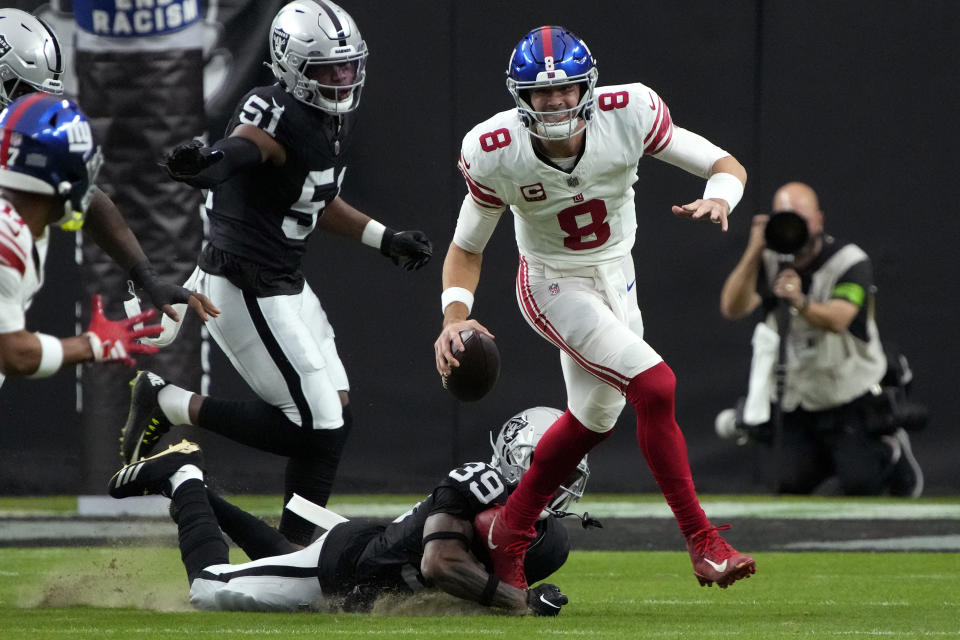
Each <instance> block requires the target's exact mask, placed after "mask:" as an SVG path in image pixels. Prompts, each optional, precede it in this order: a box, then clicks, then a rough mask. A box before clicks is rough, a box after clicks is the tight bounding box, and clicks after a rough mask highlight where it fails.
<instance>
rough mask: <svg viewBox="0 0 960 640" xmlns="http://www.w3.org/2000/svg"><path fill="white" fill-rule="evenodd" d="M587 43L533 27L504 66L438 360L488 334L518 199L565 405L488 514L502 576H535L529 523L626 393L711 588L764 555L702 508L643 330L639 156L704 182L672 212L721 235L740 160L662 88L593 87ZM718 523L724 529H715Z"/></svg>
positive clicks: (464, 225) (456, 244)
mask: <svg viewBox="0 0 960 640" xmlns="http://www.w3.org/2000/svg"><path fill="white" fill-rule="evenodd" d="M596 83H597V66H596V63H595V61H594V59H593V57H592V56H591V54H590V51H589V50H588V48H587V46H586V44H585V43H584V42H583V41H582V40H580V39H579V38H577V37H576V36H575V35H574V34H573V33H571V32H570V31H568V30H566V29H564V28H563V27H556V26H545V27H540V28H537V29H534V30H533V31H531V32H530V33H528V34H527V35H526V36H524V38H523V40H521V41H520V43H519V44H518V45H517V47H516V48H515V49H514V51H513V54H512V55H511V58H510V62H509V65H508V68H507V89H508V90H509V92H510V94H511V96H513V98H514V101H515V102H516V106H517V108H516V109H512V110H509V111H504V112H502V113H499V114H497V115H495V116H493V117H492V118H490V119H488V120H486V121H484V122H482V123H481V124H479V125H477V126H476V127H474V128H473V129H472V130H471V131H470V132H469V133H467V135H466V136H465V137H464V141H463V146H462V151H461V155H460V162H459V168H460V171H461V172H462V173H463V176H464V179H465V180H466V183H467V188H468V193H467V196H466V197H465V198H464V201H463V205H462V207H461V209H460V216H459V219H458V221H457V227H456V231H455V233H454V237H453V242H452V243H451V244H450V248H449V250H448V252H447V256H446V259H445V261H444V265H443V287H444V289H443V293H442V296H441V305H442V309H443V315H444V319H443V330H442V331H441V333H440V336H439V337H438V338H437V341H436V343H435V345H434V350H435V356H436V365H437V370H438V371H439V372H440V373H441V374H446V373H449V371H450V368H451V367H452V366H457V364H459V363H458V362H457V361H456V359H455V358H454V356H453V350H454V349H457V348H460V347H461V346H462V342H461V339H460V336H459V334H460V331H462V330H464V329H469V328H473V329H476V330H480V331H483V332H485V333H488V334H490V332H489V331H488V330H487V329H486V328H485V327H483V325H481V324H480V323H479V322H477V320H475V319H472V318H470V317H469V316H470V312H471V307H472V304H473V293H474V291H475V290H476V287H477V283H478V282H479V278H480V268H481V261H482V254H483V250H484V247H485V246H486V243H487V241H488V240H489V238H490V236H491V234H492V233H493V230H494V227H495V226H496V224H497V222H498V220H499V219H500V217H501V215H502V214H503V212H504V211H505V210H506V208H507V207H508V206H509V207H510V210H511V211H512V212H513V218H514V226H515V229H516V238H517V246H518V248H519V250H520V265H519V270H518V273H517V281H516V293H517V300H518V303H519V305H520V310H521V312H522V313H523V315H524V317H525V318H526V319H527V322H528V323H529V324H530V326H531V327H532V328H533V329H534V330H535V331H536V332H537V333H539V334H540V335H541V336H543V337H544V338H546V339H547V340H549V341H550V342H551V343H553V344H554V345H556V346H557V347H558V348H559V349H560V350H561V355H560V358H561V365H562V368H563V375H564V380H565V383H566V388H567V402H568V409H567V411H566V412H565V413H564V414H563V415H562V416H561V417H560V418H559V419H558V420H557V421H556V422H555V423H554V424H553V426H552V427H551V428H550V430H549V432H548V433H547V434H546V435H545V436H544V438H543V439H542V440H541V441H540V443H539V445H538V446H537V450H536V456H535V458H534V462H533V465H532V467H531V468H530V471H529V472H528V473H527V474H525V475H524V477H523V480H522V481H521V483H520V486H519V487H518V489H517V490H516V491H515V492H514V493H513V494H511V496H510V498H509V500H508V501H507V504H506V505H505V506H504V507H501V508H499V509H494V510H490V511H489V512H487V513H486V514H485V515H482V516H478V522H477V525H478V530H481V531H483V535H485V536H487V540H488V544H489V546H490V549H491V555H492V557H493V559H494V565H495V566H496V568H497V572H498V574H499V575H500V577H501V578H502V579H504V580H506V581H508V582H510V583H511V584H514V585H516V586H519V587H522V586H525V583H524V577H523V571H522V569H523V558H524V553H525V550H526V548H527V545H528V544H529V540H530V539H531V535H532V534H531V532H532V524H533V523H534V522H535V521H536V519H537V517H538V515H539V514H540V512H541V510H542V509H543V507H544V505H545V504H546V502H547V500H549V498H550V496H551V495H553V493H554V491H556V488H557V487H558V486H559V485H560V484H561V483H562V482H563V481H564V480H565V479H566V478H567V477H568V476H569V474H570V473H571V471H573V469H574V468H575V466H576V464H577V461H579V460H580V458H582V457H583V455H584V454H585V453H587V452H588V451H589V450H590V449H592V448H593V447H594V446H596V445H597V444H599V443H600V442H601V441H603V440H604V439H605V438H606V436H607V435H609V432H610V430H611V429H612V428H613V426H614V424H615V423H616V420H617V417H618V416H619V415H620V412H621V410H622V409H623V407H624V405H625V400H624V398H626V401H629V402H630V404H632V405H633V406H634V408H635V409H636V411H637V438H638V441H639V444H640V449H641V451H642V453H643V455H644V457H645V459H646V461H647V464H648V466H649V467H650V470H651V472H652V473H653V476H654V478H655V479H656V481H657V484H658V485H659V487H660V489H661V491H662V492H663V495H664V497H665V498H666V500H667V502H668V504H669V505H670V507H671V509H672V510H673V513H674V515H675V517H676V519H677V522H678V524H679V526H680V529H681V531H682V532H683V534H684V536H685V537H686V539H687V548H688V551H689V552H690V556H691V560H692V561H693V565H694V573H695V575H696V576H697V578H698V579H699V580H700V583H701V584H702V585H710V584H712V583H714V582H716V583H718V584H719V585H720V586H721V587H726V586H729V585H730V584H731V583H733V582H734V581H735V580H738V579H740V578H745V577H748V576H749V575H750V574H752V573H753V572H754V571H755V569H756V564H755V562H754V560H753V558H751V557H750V556H748V555H745V554H742V553H739V552H737V551H736V550H734V549H733V548H732V547H731V546H730V545H729V544H727V542H726V541H725V540H724V539H723V537H721V536H720V534H719V533H718V527H714V526H713V525H712V524H711V523H710V521H709V520H708V519H707V517H706V515H705V514H704V512H703V509H702V508H701V507H700V503H699V500H698V498H697V494H696V491H695V489H694V485H693V480H692V477H691V473H690V465H689V462H688V459H687V451H686V444H685V442H684V439H683V434H682V432H681V431H680V428H679V427H678V426H677V423H676V418H675V412H674V392H675V388H676V378H675V377H674V374H673V371H671V369H670V368H669V367H668V366H667V364H666V363H665V362H664V361H663V359H662V358H661V357H660V355H659V354H658V353H657V352H656V351H655V350H654V349H653V348H652V347H651V346H650V345H649V344H647V343H646V342H645V341H644V339H643V322H642V319H641V315H640V309H639V307H638V304H637V295H636V291H635V290H634V289H633V283H634V279H635V276H634V265H633V259H632V256H631V253H630V250H631V248H632V247H633V243H634V236H635V234H636V229H637V220H636V210H635V208H634V192H633V188H632V185H633V183H634V182H636V180H637V163H638V161H639V160H640V159H641V158H642V157H643V156H645V155H650V156H653V157H655V158H657V159H659V160H663V161H665V162H669V163H670V164H673V165H675V166H677V167H680V168H681V169H684V170H686V171H688V172H690V173H693V174H695V175H699V176H701V177H702V178H704V179H705V180H706V187H705V189H704V192H703V195H702V197H700V198H698V199H696V200H694V201H692V202H690V203H689V204H686V205H683V206H674V207H673V213H674V214H675V215H677V216H680V217H684V218H690V219H693V220H710V221H711V222H714V223H717V224H718V225H719V226H720V229H721V230H723V231H726V229H727V216H728V215H729V214H730V210H731V209H733V207H734V206H736V204H737V202H738V201H739V200H740V198H741V196H742V194H743V187H744V184H745V182H746V171H745V170H744V168H743V167H742V166H741V164H740V163H739V162H738V161H737V160H736V159H735V158H734V157H733V156H731V155H730V154H729V153H727V152H726V151H724V150H723V149H720V148H719V147H717V146H715V145H714V144H712V143H711V142H709V141H707V140H706V139H704V138H703V137H701V136H699V135H697V134H695V133H693V132H691V131H688V130H686V129H683V128H681V127H678V126H676V125H675V124H674V123H673V120H672V119H671V116H670V110H669V109H668V108H667V105H666V104H665V103H664V102H663V100H662V99H660V97H659V96H658V95H657V94H656V92H655V91H653V89H650V88H649V87H646V86H644V85H642V84H640V83H634V84H624V85H616V86H608V87H597V86H596ZM721 528H723V527H721Z"/></svg>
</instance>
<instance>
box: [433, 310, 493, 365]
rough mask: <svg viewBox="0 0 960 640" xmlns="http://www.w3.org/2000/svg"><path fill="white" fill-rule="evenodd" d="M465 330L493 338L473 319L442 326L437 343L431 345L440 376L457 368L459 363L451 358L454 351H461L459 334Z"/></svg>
mask: <svg viewBox="0 0 960 640" xmlns="http://www.w3.org/2000/svg"><path fill="white" fill-rule="evenodd" d="M467 329H475V330H477V331H480V332H481V333H485V334H487V335H488V336H490V337H491V338H493V337H494V335H493V334H492V333H490V331H489V330H488V329H487V328H486V327H485V326H483V325H482V324H480V323H479V322H477V321H476V320H474V319H472V318H471V319H469V320H458V321H456V322H451V323H449V324H446V325H444V327H443V331H441V332H440V336H439V337H438V338H437V341H436V342H434V343H433V352H434V356H435V357H436V360H437V371H438V372H439V373H440V375H442V376H446V375H450V369H451V368H452V367H459V366H460V362H459V361H458V360H457V359H456V358H454V357H453V352H454V351H459V350H462V349H463V340H461V339H460V332H461V331H466V330H467Z"/></svg>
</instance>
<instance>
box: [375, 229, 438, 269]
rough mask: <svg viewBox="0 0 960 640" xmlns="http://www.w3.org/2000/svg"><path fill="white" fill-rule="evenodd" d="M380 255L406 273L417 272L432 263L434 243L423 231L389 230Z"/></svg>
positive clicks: (384, 235)
mask: <svg viewBox="0 0 960 640" xmlns="http://www.w3.org/2000/svg"><path fill="white" fill-rule="evenodd" d="M380 253H382V254H383V255H385V256H387V257H388V258H390V259H391V260H393V264H395V265H398V266H399V267H401V268H402V269H404V270H406V271H416V270H417V269H419V268H420V267H422V266H424V265H425V264H427V263H428V262H430V258H431V257H432V256H433V243H431V242H430V238H428V237H427V234H425V233H424V232H423V231H395V230H393V229H390V228H388V229H387V230H386V231H384V232H383V240H381V241H380Z"/></svg>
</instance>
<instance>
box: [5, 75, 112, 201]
mask: <svg viewBox="0 0 960 640" xmlns="http://www.w3.org/2000/svg"><path fill="white" fill-rule="evenodd" d="M101 158H102V155H101V153H100V147H99V145H97V143H96V141H95V140H94V136H93V131H92V128H91V127H90V121H89V120H88V119H87V117H86V115H84V113H83V112H82V111H81V110H80V108H79V107H78V106H77V105H76V103H74V102H72V101H70V100H66V99H64V98H61V97H57V96H52V95H49V94H46V93H32V94H29V95H26V96H23V97H22V98H18V99H17V100H14V101H13V102H11V103H10V105H9V106H7V108H6V109H4V110H3V112H2V113H0V187H7V188H10V189H18V190H20V191H27V192H30V193H43V194H49V195H57V196H60V197H62V198H64V199H65V200H66V201H67V202H66V203H67V204H68V205H69V207H70V209H71V211H74V212H80V213H83V212H84V211H85V210H86V206H87V204H89V198H90V193H91V188H92V186H93V182H94V181H95V180H96V176H97V172H98V171H99V168H100V164H101Z"/></svg>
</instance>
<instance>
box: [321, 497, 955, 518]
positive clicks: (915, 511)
mask: <svg viewBox="0 0 960 640" xmlns="http://www.w3.org/2000/svg"><path fill="white" fill-rule="evenodd" d="M573 510H574V511H581V510H583V511H589V512H590V515H591V516H595V517H598V518H673V513H672V512H671V511H670V508H669V507H668V506H667V504H666V503H663V504H652V503H633V502H626V501H625V502H600V503H596V504H590V502H589V500H584V501H583V502H580V503H579V504H577V505H576V508H575V509H573ZM703 510H704V511H705V512H706V513H707V516H708V517H710V518H711V519H714V518H777V519H794V520H796V519H803V520H921V519H929V520H960V504H916V503H912V502H904V503H902V504H890V503H877V504H871V503H864V502H857V501H854V500H830V501H812V502H798V501H793V500H791V501H788V502H778V501H770V502H732V501H719V502H711V501H709V500H704V501H703ZM340 511H342V512H344V513H346V511H347V510H346V509H343V508H340Z"/></svg>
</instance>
